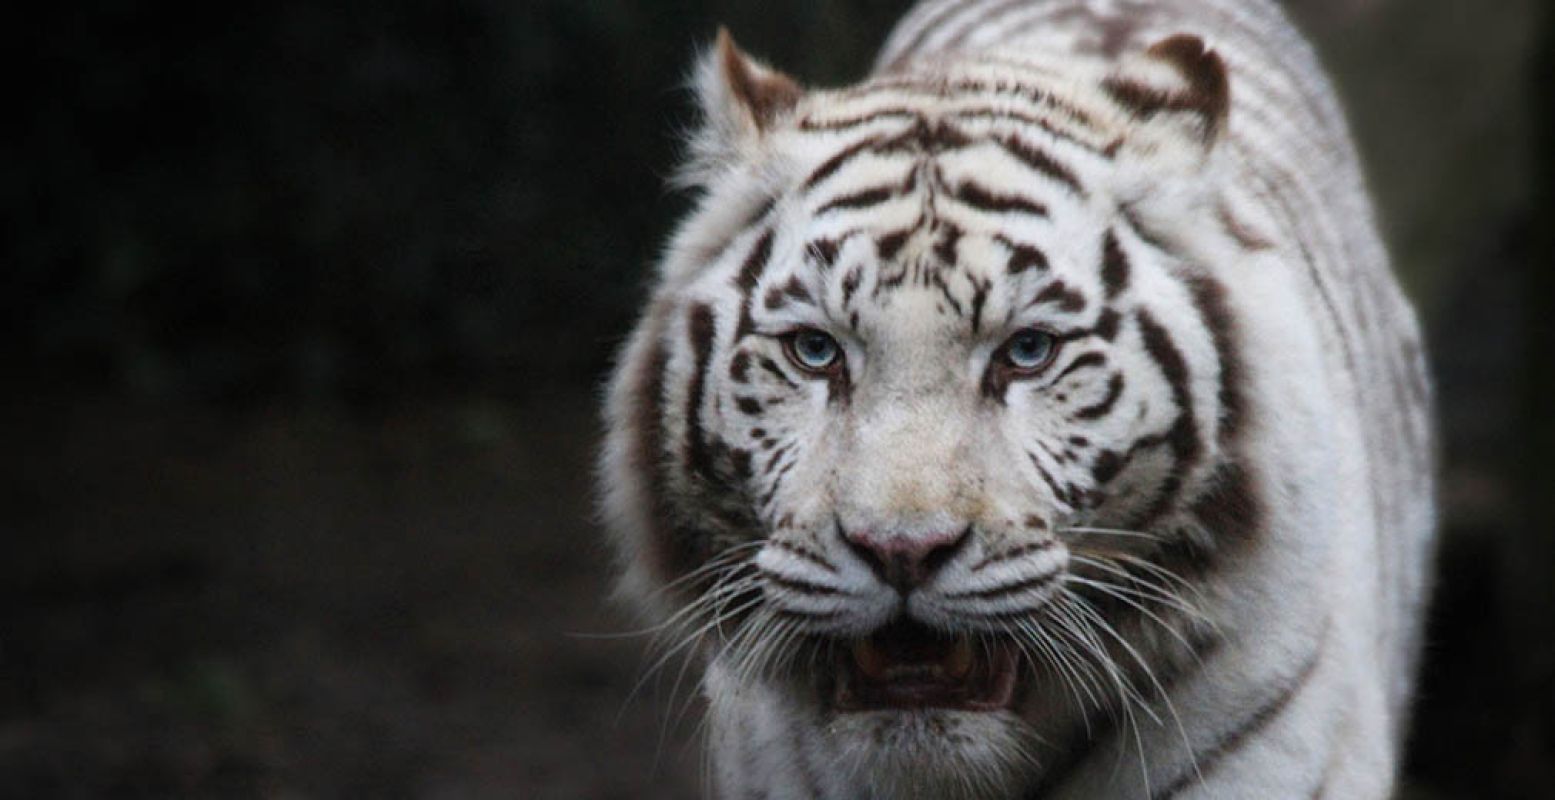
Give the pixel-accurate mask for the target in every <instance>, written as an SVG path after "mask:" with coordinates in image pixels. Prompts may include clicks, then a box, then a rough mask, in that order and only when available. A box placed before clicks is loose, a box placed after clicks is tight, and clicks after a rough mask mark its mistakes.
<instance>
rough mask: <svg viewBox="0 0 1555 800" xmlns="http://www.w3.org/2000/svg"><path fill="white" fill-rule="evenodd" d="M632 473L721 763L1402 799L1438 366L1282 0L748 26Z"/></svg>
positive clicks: (987, 781)
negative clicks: (787, 64)
mask: <svg viewBox="0 0 1555 800" xmlns="http://www.w3.org/2000/svg"><path fill="white" fill-rule="evenodd" d="M696 85H697V90H698V94H699V98H700V101H701V107H702V115H703V121H702V125H701V127H700V129H699V130H698V131H697V132H696V133H695V134H694V135H693V136H692V137H691V140H690V142H689V153H690V155H689V157H688V159H687V163H686V165H685V166H684V168H683V170H682V172H681V177H680V183H681V184H682V185H683V186H685V187H688V188H692V189H694V190H696V191H697V192H698V201H697V204H696V207H695V208H694V210H693V211H692V213H691V214H690V216H689V217H688V218H687V219H686V220H685V221H684V222H683V223H682V225H681V226H680V228H679V230H678V232H677V233H676V234H675V235H674V237H673V239H672V240H671V242H670V245H669V247H668V248H667V251H666V253H665V255H664V257H663V260H662V263H661V264H660V266H659V269H658V272H657V276H656V279H655V283H654V288H653V292H652V297H651V299H650V301H649V303H648V305H647V308H646V311H645V312H644V314H643V316H642V318H641V320H640V321H639V323H638V325H637V327H636V329H635V331H634V332H633V334H632V337H631V339H630V341H629V342H628V343H627V345H626V346H625V348H624V349H623V350H622V352H621V355H620V358H619V361H618V363H617V366H616V369H615V372H614V375H613V378H612V382H611V386H610V392H609V398H608V401H607V408H606V424H607V436H606V442H605V447H604V451H603V453H602V456H601V468H600V485H601V489H602V496H603V506H604V512H605V519H606V521H607V523H608V525H609V527H610V529H611V532H612V541H613V544H614V545H615V550H616V552H617V554H618V556H619V563H620V566H621V572H622V581H621V594H622V596H623V597H624V598H625V599H626V600H627V601H628V602H629V603H630V604H632V605H633V606H634V607H635V608H636V609H638V610H640V611H641V612H642V613H643V614H644V615H645V616H646V617H648V618H649V620H650V621H651V623H652V626H651V629H652V630H653V631H655V634H654V638H655V641H656V642H657V643H658V646H659V650H658V651H656V661H657V663H660V664H662V663H665V662H666V660H667V659H672V658H673V657H675V656H677V655H684V656H688V657H689V658H691V659H692V661H693V663H695V664H697V665H698V666H699V667H700V668H701V670H702V678H701V684H702V692H703V694H704V695H705V697H706V698H707V701H708V711H707V713H708V716H709V720H708V722H709V724H708V726H707V728H706V730H707V731H708V736H707V742H706V746H707V748H708V750H709V752H708V762H709V765H710V770H709V771H710V777H711V786H710V789H711V791H712V792H713V793H714V794H715V795H716V796H718V797H729V798H736V797H740V798H743V797H767V798H835V799H836V800H858V799H860V798H878V799H879V800H887V799H889V798H966V800H974V799H978V798H988V799H990V800H991V799H993V798H1098V797H1105V798H1132V797H1140V798H1152V799H1153V800H1160V799H1162V798H1176V797H1216V798H1247V797H1260V798H1262V797H1269V798H1282V797H1301V798H1306V797H1332V798H1382V797H1386V796H1388V795H1389V793H1390V792H1391V791H1392V788H1393V782H1394V775H1395V771H1396V768H1397V760H1398V754H1399V751H1400V748H1401V745H1402V740H1403V737H1404V735H1405V732H1406V730H1407V723H1408V708H1409V697H1410V693H1411V690H1412V685H1413V677H1412V676H1413V673H1414V670H1415V666H1416V662H1417V660H1418V651H1419V640H1420V618H1421V613H1422V606H1423V604H1424V599H1425V595H1426V589H1427V585H1428V573H1429V570H1428V567H1429V561H1430V552H1431V539H1432V531H1433V526H1434V514H1435V511H1434V506H1433V503H1432V497H1433V465H1432V455H1431V454H1432V450H1433V442H1432V435H1433V434H1432V426H1431V422H1430V419H1431V390H1430V386H1429V383H1428V381H1427V378H1426V372H1425V367H1424V355H1423V351H1422V347H1421V343H1420V336H1419V332H1418V326H1417V324H1416V321H1415V317H1414V314H1413V311H1412V310H1411V308H1410V306H1409V304H1408V302H1407V301H1406V300H1405V298H1404V297H1403V295H1402V293H1401V292H1400V290H1399V288H1398V286H1397V284H1396V282H1395V281H1394V279H1393V277H1392V275H1391V272H1390V268H1389V264H1388V258H1387V254H1386V251H1385V249H1384V248H1383V246H1382V244H1381V242H1380V240H1379V238H1378V235H1377V232H1376V225H1375V222H1374V219H1373V212H1372V209H1371V206H1370V201H1369V199H1368V197H1367V194H1366V191H1365V188H1364V184H1363V182H1362V179H1361V177H1360V170H1359V167H1358V161H1357V158H1356V155H1355V152H1354V148H1353V145H1352V143H1351V141H1350V137H1349V134H1348V131H1347V129H1346V127H1345V124H1344V121H1343V116H1342V114H1341V113H1340V112H1339V109H1338V106H1337V103H1336V101H1335V100H1334V96H1333V92H1332V90H1331V89H1330V88H1329V86H1328V84H1327V82H1326V80H1325V79H1324V77H1323V75H1322V72H1321V70H1320V69H1319V67H1318V65H1317V63H1316V60H1315V58H1314V57H1313V54H1312V53H1311V51H1310V48H1308V47H1307V46H1306V45H1305V44H1304V43H1303V41H1302V40H1301V39H1300V37H1299V35H1297V34H1296V33H1295V32H1294V30H1293V29H1292V28H1291V26H1290V25H1289V23H1288V22H1287V21H1286V20H1285V18H1284V16H1283V15H1282V13H1281V12H1280V11H1279V9H1278V8H1277V7H1275V6H1274V5H1273V4H1272V3H1270V2H1266V0H1158V2H1106V3H1104V2H1099V1H1098V2H1086V1H1085V0H1047V1H1046V2H1044V1H1042V0H1030V2H1011V1H1010V0H943V1H939V2H924V3H921V4H920V5H919V6H918V7H916V8H915V9H914V10H913V11H912V12H910V13H909V14H908V15H907V16H906V17H905V18H904V19H903V20H902V21H901V22H900V23H899V25H898V26H897V28H896V30H895V31H894V32H893V33H892V34H891V36H890V38H889V39H888V41H887V43H886V45H885V48H884V50H883V52H882V53H881V55H880V58H879V62H878V65H877V69H876V71H875V72H874V74H873V75H872V76H871V77H869V78H868V79H866V80H865V81H864V82H862V83H860V84H857V85H855V86H851V87H847V88H843V89H837V90H806V89H805V88H803V87H801V85H800V84H799V83H798V82H797V81H795V80H793V79H792V78H789V77H787V76H785V75H783V74H782V73H780V72H777V71H775V70H773V69H771V68H769V67H767V66H765V65H763V64H761V63H759V62H757V61H755V60H754V59H752V58H751V57H749V56H747V55H746V54H744V53H743V52H741V51H740V50H739V48H737V47H736V46H735V45H734V43H733V42H732V40H731V39H730V38H729V36H728V34H727V33H721V34H720V36H719V38H718V41H717V43H716V44H715V46H713V47H712V48H711V49H710V50H709V51H708V52H707V53H706V54H705V56H704V57H703V58H702V60H701V62H700V66H699V68H698V72H697V76H696Z"/></svg>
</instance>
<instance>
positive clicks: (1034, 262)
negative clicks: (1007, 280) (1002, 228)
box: [993, 233, 1047, 275]
mask: <svg viewBox="0 0 1555 800" xmlns="http://www.w3.org/2000/svg"><path fill="white" fill-rule="evenodd" d="M993 238H994V241H995V242H998V243H999V244H1001V245H1004V247H1005V248H1007V249H1008V250H1009V251H1010V260H1009V263H1008V265H1007V266H1006V269H1008V270H1009V273H1010V274H1011V275H1019V274H1020V273H1022V272H1025V271H1026V270H1028V269H1036V270H1038V271H1046V270H1047V254H1046V253H1043V252H1042V251H1041V250H1039V249H1037V248H1036V247H1034V246H1032V245H1029V244H1020V243H1019V242H1015V241H1013V240H1011V239H1009V238H1007V237H1006V236H1005V235H1004V234H1002V233H1001V234H999V235H997V236H995V237H993Z"/></svg>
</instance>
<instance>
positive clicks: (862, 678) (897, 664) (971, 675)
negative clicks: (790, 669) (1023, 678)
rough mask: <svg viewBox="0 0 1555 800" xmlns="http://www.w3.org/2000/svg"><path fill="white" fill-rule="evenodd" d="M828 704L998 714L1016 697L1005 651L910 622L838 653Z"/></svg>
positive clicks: (1011, 658)
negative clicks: (942, 709) (945, 709)
mask: <svg viewBox="0 0 1555 800" xmlns="http://www.w3.org/2000/svg"><path fill="white" fill-rule="evenodd" d="M836 670H837V671H836V680H835V681H834V682H833V684H834V685H833V686H832V687H831V689H832V697H831V704H832V706H833V707H834V708H835V709H837V710H838V711H844V712H847V711H880V710H887V709H898V710H906V709H923V708H947V709H956V710H962V711H997V710H1000V709H1004V708H1008V707H1009V706H1010V703H1011V700H1012V699H1013V697H1014V694H1015V677H1016V659H1015V653H1014V650H1013V649H1012V648H1010V647H1009V646H1008V645H1005V644H1001V643H996V642H987V641H982V640H978V641H974V640H973V639H971V638H969V637H966V636H949V635H945V634H941V633H937V632H935V631H933V630H931V629H929V628H927V627H925V626H922V625H918V624H915V623H911V622H897V623H892V624H891V625H889V626H887V627H885V628H881V629H880V630H878V631H876V632H875V633H874V634H872V635H870V636H869V637H868V638H866V639H861V640H859V641H857V642H854V643H853V645H852V646H851V647H847V648H843V649H841V652H840V653H839V655H838V658H837V666H836Z"/></svg>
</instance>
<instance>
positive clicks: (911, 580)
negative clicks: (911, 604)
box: [836, 518, 972, 595]
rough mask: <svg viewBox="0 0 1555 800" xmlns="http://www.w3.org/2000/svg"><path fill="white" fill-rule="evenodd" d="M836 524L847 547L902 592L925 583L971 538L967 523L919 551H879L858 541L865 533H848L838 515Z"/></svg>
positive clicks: (889, 584) (879, 575)
mask: <svg viewBox="0 0 1555 800" xmlns="http://www.w3.org/2000/svg"><path fill="white" fill-rule="evenodd" d="M836 525H837V534H838V535H839V536H840V537H842V541H843V543H844V544H846V545H847V546H848V549H849V550H852V551H853V554H854V555H856V556H858V559H859V560H860V561H862V562H864V563H865V564H866V565H868V567H869V569H870V571H871V572H873V573H874V574H875V577H877V578H879V579H880V580H881V582H882V583H884V584H886V585H887V586H890V587H891V588H893V589H895V590H896V591H897V592H898V593H900V594H903V595H906V594H908V593H910V592H912V591H913V590H914V589H917V588H919V587H921V586H923V585H924V584H925V583H928V581H929V579H930V578H932V577H934V575H935V574H937V573H938V572H939V571H940V569H941V568H943V567H944V566H945V565H946V564H948V563H949V562H950V561H951V560H952V559H954V558H955V557H956V556H957V555H958V554H960V553H961V551H962V550H965V549H966V545H967V542H969V541H971V539H972V526H971V525H967V526H966V527H964V528H962V529H961V531H960V532H959V533H957V534H956V535H955V537H954V538H950V539H948V540H946V541H942V542H936V543H932V544H930V545H928V546H927V547H926V548H925V549H924V552H923V553H921V554H918V555H914V554H913V553H910V552H895V553H882V552H880V550H878V549H876V548H874V547H870V546H869V545H868V544H865V543H864V542H861V541H860V539H867V537H866V536H859V535H849V533H848V529H847V528H845V527H843V525H842V520H841V519H840V518H839V519H837V520H836Z"/></svg>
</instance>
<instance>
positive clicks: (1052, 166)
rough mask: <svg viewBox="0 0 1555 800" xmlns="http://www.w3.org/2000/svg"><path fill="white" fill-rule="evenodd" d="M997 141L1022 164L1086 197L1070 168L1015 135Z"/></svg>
mask: <svg viewBox="0 0 1555 800" xmlns="http://www.w3.org/2000/svg"><path fill="white" fill-rule="evenodd" d="M997 141H998V142H999V144H1000V145H1001V146H1003V147H1004V149H1005V150H1006V151H1007V152H1009V154H1010V155H1012V156H1015V158H1016V159H1018V160H1019V161H1020V162H1021V163H1023V164H1025V165H1026V166H1028V167H1031V168H1032V169H1033V170H1036V171H1037V172H1040V173H1042V174H1043V175H1046V176H1048V177H1049V178H1052V179H1053V180H1055V181H1058V182H1059V183H1061V184H1063V185H1064V186H1067V187H1069V190H1070V191H1072V192H1074V193H1075V194H1077V195H1079V196H1081V197H1084V196H1085V189H1084V188H1082V187H1081V186H1080V180H1079V178H1076V177H1075V175H1074V173H1073V172H1071V171H1070V170H1069V168H1068V167H1066V166H1064V165H1063V164H1060V163H1059V162H1058V160H1057V159H1055V158H1053V157H1052V156H1050V155H1048V154H1047V153H1046V152H1044V151H1042V150H1040V149H1038V148H1037V147H1036V146H1034V145H1032V144H1029V143H1027V142H1026V141H1024V140H1022V139H1021V138H1020V137H1019V136H1015V135H1013V134H1012V135H1010V136H1005V137H1003V138H1001V139H998V140H997Z"/></svg>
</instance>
